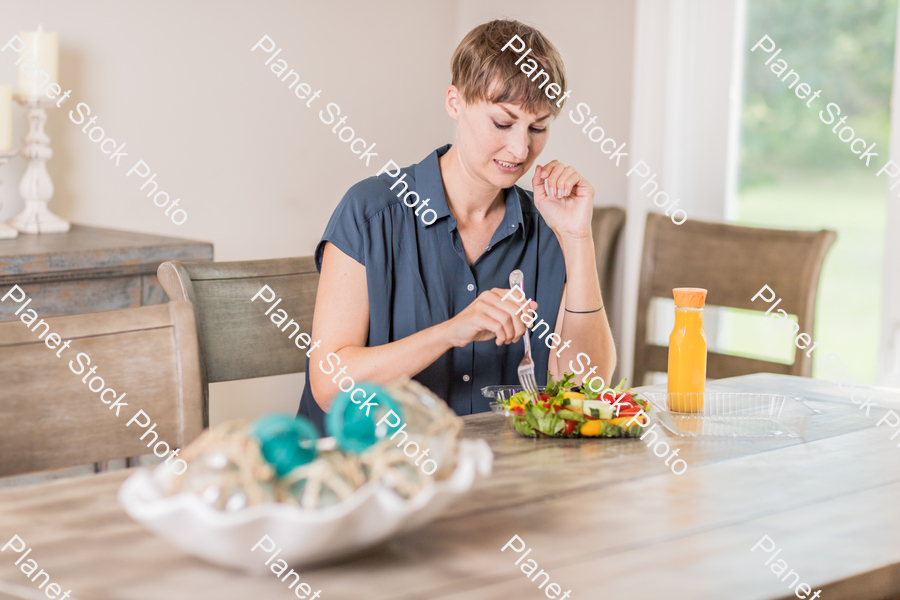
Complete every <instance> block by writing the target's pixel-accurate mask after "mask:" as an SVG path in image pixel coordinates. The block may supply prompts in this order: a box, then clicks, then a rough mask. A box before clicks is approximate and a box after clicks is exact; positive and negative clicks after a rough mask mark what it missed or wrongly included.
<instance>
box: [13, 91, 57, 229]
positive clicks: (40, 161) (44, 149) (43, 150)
mask: <svg viewBox="0 0 900 600" xmlns="http://www.w3.org/2000/svg"><path fill="white" fill-rule="evenodd" d="M14 98H15V99H16V102H18V103H19V104H21V105H23V106H27V107H28V111H27V112H26V113H25V120H26V121H27V122H28V134H27V135H26V136H25V137H24V138H23V139H22V141H23V142H25V146H24V147H23V148H22V156H24V157H25V158H26V159H27V160H28V166H27V167H26V168H25V173H24V174H23V175H22V180H21V181H20V182H19V195H20V196H22V198H23V199H24V200H25V209H24V210H23V211H22V212H20V213H19V214H18V215H16V216H15V217H13V218H12V219H11V220H10V221H9V224H10V225H12V226H13V227H15V228H16V229H17V230H18V231H20V232H22V233H64V232H66V231H68V230H69V227H70V225H69V222H68V221H66V220H65V219H63V218H62V217H58V216H56V215H54V214H53V213H52V212H50V209H49V208H47V203H48V202H49V201H50V198H52V197H53V181H52V180H51V179H50V174H49V173H48V172H47V164H46V163H47V161H48V160H50V157H52V156H53V150H51V149H50V137H49V136H48V135H47V134H46V133H45V132H44V124H45V123H46V122H47V111H45V110H44V107H46V106H50V105H51V104H54V103H55V102H57V101H56V100H50V99H48V98H41V97H26V96H21V95H16V96H14Z"/></svg>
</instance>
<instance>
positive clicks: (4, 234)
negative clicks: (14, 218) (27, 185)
mask: <svg viewBox="0 0 900 600" xmlns="http://www.w3.org/2000/svg"><path fill="white" fill-rule="evenodd" d="M18 153H19V151H18V150H9V151H4V152H0V167H2V166H3V165H5V164H6V163H8V162H9V159H11V158H12V157H13V156H15V155H16V154H18ZM0 181H2V180H0ZM0 206H3V205H2V204H0ZM17 235H19V231H18V230H17V229H15V228H14V227H10V226H9V225H7V224H6V223H3V222H2V221H0V240H9V239H12V238H14V237H16V236H17Z"/></svg>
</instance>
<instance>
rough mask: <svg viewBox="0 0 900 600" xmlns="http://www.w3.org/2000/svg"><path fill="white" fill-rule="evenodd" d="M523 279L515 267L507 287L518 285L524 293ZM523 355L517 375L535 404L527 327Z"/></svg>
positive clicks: (534, 384)
mask: <svg viewBox="0 0 900 600" xmlns="http://www.w3.org/2000/svg"><path fill="white" fill-rule="evenodd" d="M524 279H525V275H524V274H523V273H522V271H521V270H519V269H516V270H515V271H513V272H512V273H510V274H509V287H510V289H512V288H514V287H516V286H520V289H522V293H523V294H524V293H525V292H524V290H525V288H524V286H523V285H522V282H523V281H524ZM524 338H525V356H523V357H522V362H520V363H519V369H518V375H519V383H521V384H522V387H523V388H524V389H525V391H526V392H529V394H530V395H531V399H532V401H533V402H534V403H535V404H537V402H538V398H539V396H538V388H537V379H535V377H534V360H533V359H532V358H531V339H530V338H529V337H528V327H525V335H524Z"/></svg>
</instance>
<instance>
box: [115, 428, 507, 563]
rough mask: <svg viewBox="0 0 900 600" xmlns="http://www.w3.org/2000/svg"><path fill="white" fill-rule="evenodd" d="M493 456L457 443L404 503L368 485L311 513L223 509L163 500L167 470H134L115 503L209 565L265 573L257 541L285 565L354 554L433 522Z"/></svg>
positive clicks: (480, 444) (480, 446) (191, 499)
mask: <svg viewBox="0 0 900 600" xmlns="http://www.w3.org/2000/svg"><path fill="white" fill-rule="evenodd" d="M493 459H494V455H493V453H492V452H491V449H490V447H488V445H487V442H485V441H484V440H461V441H460V443H459V451H458V455H457V466H456V470H455V471H454V472H453V474H452V475H451V476H450V477H449V478H448V479H445V480H443V481H438V482H435V483H434V484H431V485H429V486H427V487H425V488H424V489H422V491H420V492H419V493H418V494H416V495H415V496H413V497H412V498H410V499H409V500H404V499H403V498H400V497H399V496H397V495H396V494H395V493H394V492H392V491H391V490H389V489H387V488H385V487H384V486H382V485H380V484H377V483H373V482H369V483H367V484H366V485H364V486H363V487H361V488H360V489H358V490H357V491H356V492H355V493H354V494H353V495H352V496H350V497H349V498H347V499H346V500H344V501H343V502H341V503H339V504H336V505H333V506H329V507H326V508H322V509H316V510H305V509H302V508H300V507H298V506H292V505H289V504H281V503H276V502H267V503H263V504H256V505H253V506H249V507H247V508H245V509H243V510H240V511H236V512H222V511H219V510H216V509H215V508H212V507H210V506H208V505H206V504H204V503H203V502H202V501H201V500H200V498H198V497H197V496H196V495H194V494H189V493H181V494H176V495H174V496H166V495H165V490H166V489H168V481H169V479H170V478H171V477H172V476H173V475H172V470H171V469H170V468H168V467H164V465H160V466H158V467H156V469H154V470H153V471H150V470H148V469H140V470H138V471H137V472H135V473H134V474H133V475H131V476H130V477H129V478H128V479H126V480H125V482H124V483H123V484H122V487H121V488H120V489H119V504H120V505H121V506H122V507H123V508H124V509H125V512H127V513H128V514H129V515H130V516H131V517H132V518H133V519H135V520H136V521H139V522H140V523H141V524H143V525H144V526H145V527H147V528H148V529H150V530H151V531H153V532H155V533H156V534H158V535H160V536H162V537H164V538H165V539H167V540H169V541H170V542H172V543H173V544H175V545H176V546H178V547H180V548H182V549H183V550H185V551H186V552H189V553H190V554H193V555H195V556H199V557H201V558H203V559H206V560H208V561H210V562H212V563H215V564H218V565H223V566H226V567H232V568H235V569H240V570H243V571H250V572H263V571H266V570H267V569H269V568H270V566H271V565H274V564H275V562H272V563H271V564H270V565H269V566H266V564H265V562H266V561H267V560H268V559H269V558H270V557H271V556H272V555H271V554H270V553H266V552H263V550H265V548H264V547H261V548H258V550H257V551H256V552H253V551H251V548H253V547H254V546H255V545H256V544H257V543H258V542H259V541H260V540H261V539H263V536H269V538H270V539H271V540H273V541H274V544H275V547H276V548H280V549H281V552H280V553H278V554H277V559H284V560H285V561H286V562H287V563H288V564H289V565H291V566H301V565H307V564H311V563H318V562H322V561H326V560H329V559H333V558H337V557H339V556H344V555H348V554H352V553H354V552H357V551H359V550H362V549H364V548H367V547H369V546H373V545H375V544H378V543H379V542H382V541H384V540H386V539H388V538H389V537H391V536H393V535H395V534H397V533H400V532H403V531H409V530H411V529H415V528H417V527H420V526H422V525H424V524H425V523H427V522H429V521H431V520H432V519H434V518H435V517H437V516H438V514H439V513H440V512H441V511H442V510H444V509H445V508H446V507H447V506H449V505H450V504H451V503H452V502H454V501H455V500H456V499H457V498H459V497H460V496H463V495H464V494H465V493H466V492H468V490H469V489H470V488H471V487H472V485H473V484H474V483H475V480H476V479H477V478H478V477H487V476H489V475H490V474H491V467H492V464H493Z"/></svg>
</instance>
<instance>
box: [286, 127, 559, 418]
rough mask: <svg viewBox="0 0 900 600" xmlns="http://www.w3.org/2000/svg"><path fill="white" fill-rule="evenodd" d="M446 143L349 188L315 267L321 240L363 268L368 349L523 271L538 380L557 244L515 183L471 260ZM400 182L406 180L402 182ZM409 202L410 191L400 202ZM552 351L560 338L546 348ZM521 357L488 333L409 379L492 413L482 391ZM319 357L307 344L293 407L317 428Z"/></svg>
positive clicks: (554, 306) (451, 311)
mask: <svg viewBox="0 0 900 600" xmlns="http://www.w3.org/2000/svg"><path fill="white" fill-rule="evenodd" d="M449 149H450V145H449V144H447V145H446V146H443V147H442V148H438V149H437V150H435V151H434V152H432V153H431V154H429V155H428V157H426V158H425V160H423V161H422V162H420V163H419V164H417V165H413V166H409V167H406V168H403V169H401V170H400V174H398V175H397V176H396V177H391V176H390V173H382V174H381V175H378V176H377V177H369V178H368V179H364V180H363V181H360V182H359V183H357V184H356V185H354V186H353V187H351V188H350V189H349V190H348V191H347V193H346V194H345V195H344V197H343V199H342V200H341V202H340V204H338V207H337V209H335V211H334V214H333V215H332V216H331V220H329V222H328V226H327V227H326V228H325V233H324V235H323V236H322V240H321V241H320V242H319V245H318V246H317V247H316V254H315V259H316V267H317V268H318V269H319V271H320V272H321V270H322V254H323V250H324V247H325V242H326V241H327V242H331V243H332V244H334V245H335V246H337V247H338V248H339V249H340V250H341V251H342V252H343V253H344V254H346V255H347V256H350V257H351V258H353V259H354V260H356V261H357V262H359V263H360V264H362V265H363V266H365V268H366V285H367V288H368V296H369V339H368V343H367V345H368V346H370V347H372V346H380V345H382V344H387V343H390V342H394V341H397V340H400V339H402V338H405V337H407V336H410V335H412V334H414V333H416V332H418V331H421V330H423V329H427V328H428V327H431V326H433V325H437V324H439V323H442V322H444V321H446V320H448V319H450V318H451V317H453V316H455V315H457V314H458V313H459V312H461V311H462V310H463V309H464V308H465V307H466V306H468V305H469V304H470V303H471V302H472V301H473V300H474V299H475V298H476V297H477V296H478V294H480V293H481V292H484V291H486V290H489V289H491V288H509V274H510V272H511V271H513V270H514V269H521V270H522V271H523V273H524V275H525V283H524V289H525V293H526V294H527V297H528V298H531V299H534V300H535V301H537V303H538V309H537V314H538V317H539V318H538V320H537V321H536V323H535V329H533V331H534V333H532V344H531V345H532V353H533V357H534V361H535V364H536V365H537V368H536V375H537V381H538V384H539V385H543V384H545V383H546V377H547V373H546V371H545V368H546V365H547V361H548V359H549V356H550V352H551V350H550V348H549V347H548V344H547V342H546V340H547V337H546V335H544V334H545V332H547V331H548V327H547V326H548V325H549V333H547V335H549V334H550V333H552V332H553V330H554V328H555V327H556V316H557V312H558V311H559V302H560V300H561V297H562V291H563V285H564V284H565V281H566V266H565V261H564V259H563V253H562V249H561V248H560V246H559V242H558V240H557V239H556V236H555V235H554V233H553V231H552V230H551V229H550V228H549V227H548V226H547V224H546V223H545V222H544V219H543V218H542V217H541V216H540V214H539V213H538V211H537V209H536V208H535V207H534V202H533V194H532V192H528V191H526V190H523V189H522V188H520V187H518V186H513V187H511V188H508V189H507V190H506V215H505V217H504V219H503V221H502V222H501V223H500V225H499V226H498V227H497V230H496V231H495V232H494V236H493V238H492V239H491V242H490V245H489V246H488V248H487V250H486V251H485V252H484V253H482V254H481V256H479V257H478V259H477V260H476V261H475V263H474V264H473V265H471V266H470V265H469V263H468V260H467V259H466V253H465V250H464V249H463V244H462V239H461V238H460V236H459V232H458V231H457V229H456V225H457V221H456V218H455V217H454V216H453V215H452V214H451V212H450V209H449V207H448V206H447V200H446V198H445V197H444V187H443V181H442V179H441V170H440V166H439V164H438V158H439V157H440V156H442V155H443V154H444V153H446V152H447V150H449ZM403 175H405V177H403ZM400 179H402V182H400V183H399V184H398V180H400ZM404 184H408V189H406V186H405V185H404ZM392 185H393V186H394V189H393V190H392V189H391V186H392ZM410 191H415V192H416V193H417V194H418V196H419V199H420V202H423V201H424V200H425V199H428V200H429V202H428V205H427V207H428V209H431V210H433V211H434V212H433V213H431V212H427V209H422V210H421V211H420V216H416V214H415V212H416V208H420V207H413V208H410V207H409V206H407V205H406V204H404V202H403V199H404V197H407V196H406V195H407V194H408V192H410ZM414 199H415V197H414V196H409V197H408V199H407V202H408V203H411V202H413V201H414ZM435 214H436V215H437V216H436V217H435ZM425 223H428V224H427V225H426V224H425ZM511 301H512V299H509V300H507V302H511ZM541 320H543V321H545V323H546V324H547V325H544V324H541V323H540V321H541ZM535 334H537V335H535ZM538 335H540V336H541V337H543V340H541V339H538ZM555 342H556V340H553V341H551V342H550V344H553V343H555ZM558 348H559V345H558V344H557V345H556V346H554V350H553V351H554V352H557V351H558ZM523 355H524V342H522V341H519V342H518V343H516V344H510V345H506V344H504V345H501V346H499V347H498V346H497V345H496V343H495V342H494V340H488V341H484V342H473V343H471V344H469V345H467V346H464V347H462V348H451V349H450V350H448V351H447V352H446V353H445V354H444V355H443V356H441V357H440V358H438V359H437V360H436V361H435V362H434V363H432V364H431V365H429V366H428V367H426V368H425V369H424V370H423V371H421V372H420V373H418V374H417V375H415V376H414V379H416V380H417V381H419V382H420V383H422V384H423V385H425V386H426V387H428V388H429V389H431V390H432V391H433V392H434V393H435V394H437V395H438V396H439V397H441V398H443V399H444V400H445V401H446V402H447V404H449V405H450V407H451V408H453V410H454V411H455V412H456V414H459V415H465V414H471V413H478V412H484V411H487V410H490V406H489V402H490V400H489V399H487V398H485V397H484V396H482V394H481V388H483V387H484V386H488V385H500V384H515V385H518V377H517V375H516V369H517V368H518V366H519V361H521V360H522V356H523ZM324 358H325V355H324V354H322V353H321V351H319V352H318V354H317V353H316V352H315V351H314V352H313V353H312V357H311V359H309V358H308V359H307V365H306V387H305V389H304V390H303V396H302V398H301V400H300V410H299V411H298V413H297V414H298V415H303V416H306V417H307V418H309V419H310V420H311V421H312V422H313V423H314V424H316V426H317V427H319V429H320V431H323V432H324V418H325V413H324V411H322V409H321V408H320V407H319V405H318V404H317V403H316V401H315V399H314V398H313V395H312V390H311V388H310V385H309V370H310V368H313V369H318V368H319V366H318V365H319V361H320V360H324ZM341 366H344V364H343V363H342V365H341ZM346 366H347V371H346V375H349V376H350V377H353V378H354V380H357V379H356V377H354V374H353V365H352V364H347V365H346ZM357 383H358V380H357Z"/></svg>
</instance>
